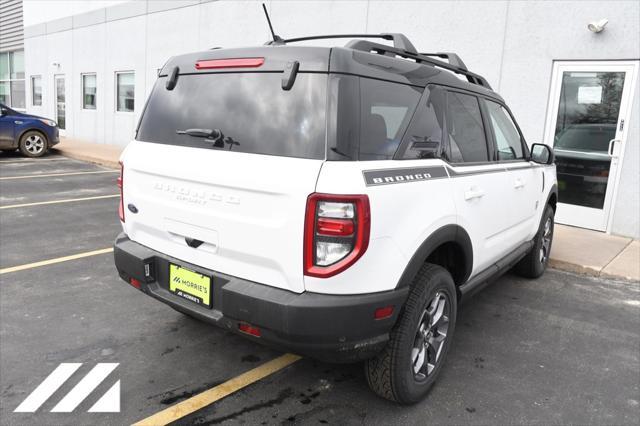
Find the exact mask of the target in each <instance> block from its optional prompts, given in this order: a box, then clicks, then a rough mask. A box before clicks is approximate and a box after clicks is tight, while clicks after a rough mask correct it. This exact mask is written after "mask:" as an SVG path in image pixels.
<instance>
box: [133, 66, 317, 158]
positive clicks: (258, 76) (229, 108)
mask: <svg viewBox="0 0 640 426" xmlns="http://www.w3.org/2000/svg"><path fill="white" fill-rule="evenodd" d="M166 80H167V77H160V78H158V80H157V82H156V84H155V87H154V89H153V91H152V93H151V96H150V97H149V101H148V103H147V107H146V109H145V112H144V114H143V117H142V120H141V122H140V126H139V129H138V133H137V136H136V139H137V140H140V141H145V142H155V143H162V144H170V145H179V146H189V147H198V148H208V149H219V150H229V151H236V152H244V153H254V154H267V155H277V156H283V157H298V158H312V159H324V158H325V133H326V120H325V117H326V87H327V76H326V75H324V74H305V73H299V74H298V76H297V78H296V81H295V84H294V85H293V87H292V89H291V90H289V91H285V90H282V87H281V81H282V73H234V74H231V73H215V74H213V73H212V74H198V75H180V76H179V78H178V81H177V84H176V86H175V88H174V89H173V90H167V89H166V87H165V84H166ZM188 129H205V130H215V131H219V132H220V133H221V135H220V136H217V137H216V138H213V139H212V138H205V137H203V136H190V135H188V134H185V133H182V134H180V133H178V132H184V131H186V130H188ZM216 133H217V132H216Z"/></svg>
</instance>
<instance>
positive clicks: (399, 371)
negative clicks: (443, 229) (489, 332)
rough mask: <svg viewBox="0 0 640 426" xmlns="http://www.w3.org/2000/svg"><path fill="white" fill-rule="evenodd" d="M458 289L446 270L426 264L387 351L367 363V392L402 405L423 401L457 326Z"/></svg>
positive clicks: (393, 332) (434, 379)
mask: <svg viewBox="0 0 640 426" xmlns="http://www.w3.org/2000/svg"><path fill="white" fill-rule="evenodd" d="M456 314H457V300H456V288H455V284H454V283H453V278H451V274H449V272H447V270H446V269H444V268H442V267H440V266H437V265H432V264H428V263H426V264H424V265H423V266H422V268H421V269H420V271H419V272H418V274H417V275H416V277H415V278H414V280H413V283H412V287H411V291H410V293H409V298H408V299H407V303H406V304H405V306H404V308H403V312H402V314H401V316H400V318H399V319H398V322H397V323H396V325H395V326H394V328H393V330H392V331H391V335H390V338H389V342H388V343H387V346H386V347H385V349H384V350H383V351H382V352H381V353H380V354H378V355H377V356H376V357H375V358H372V359H369V360H367V361H366V362H365V374H366V376H367V382H368V383H369V387H370V388H371V389H372V390H373V391H374V392H376V393H377V394H378V395H380V396H382V397H383V398H386V399H389V400H391V401H396V402H399V403H401V404H413V403H415V402H418V401H420V400H421V399H423V398H424V397H425V396H426V394H427V392H428V391H429V389H430V388H431V386H432V385H433V384H434V382H435V381H436V378H437V377H438V374H439V373H440V370H441V369H442V364H443V363H444V360H445V358H446V356H447V352H448V351H449V347H450V346H451V340H452V338H453V332H454V330H455V326H456Z"/></svg>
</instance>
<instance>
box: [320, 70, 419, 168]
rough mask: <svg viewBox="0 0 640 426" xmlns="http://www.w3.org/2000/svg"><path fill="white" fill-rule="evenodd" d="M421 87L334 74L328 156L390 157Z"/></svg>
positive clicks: (384, 158) (367, 158) (331, 88)
mask: <svg viewBox="0 0 640 426" xmlns="http://www.w3.org/2000/svg"><path fill="white" fill-rule="evenodd" d="M422 91H423V89H422V88H417V87H413V86H408V85H404V84H398V83H391V82H387V81H380V80H374V79H370V78H365V77H355V76H345V75H336V76H333V77H332V80H331V83H330V99H331V105H332V106H331V107H330V116H329V119H328V121H329V126H328V127H329V129H330V134H329V138H328V139H329V152H328V154H327V158H328V159H330V160H388V159H392V158H393V156H394V154H395V152H396V150H397V149H398V146H399V145H400V141H401V140H402V136H403V135H404V133H405V131H406V130H407V126H408V124H409V122H410V121H411V117H412V116H413V113H414V112H415V109H416V105H417V104H418V101H419V100H420V96H421V95H422Z"/></svg>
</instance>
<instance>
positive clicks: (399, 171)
mask: <svg viewBox="0 0 640 426" xmlns="http://www.w3.org/2000/svg"><path fill="white" fill-rule="evenodd" d="M538 167H540V166H538V165H527V166H526V167H505V166H500V167H499V168H493V169H481V170H470V171H456V170H454V169H453V168H452V167H450V166H448V165H445V166H429V167H403V168H394V169H376V170H363V171H362V176H363V177H364V183H365V185H366V186H381V185H393V184H396V183H409V182H424V181H429V180H434V179H445V178H447V177H450V178H456V177H465V176H474V175H483V174H489V173H504V172H510V171H514V170H525V169H535V168H538Z"/></svg>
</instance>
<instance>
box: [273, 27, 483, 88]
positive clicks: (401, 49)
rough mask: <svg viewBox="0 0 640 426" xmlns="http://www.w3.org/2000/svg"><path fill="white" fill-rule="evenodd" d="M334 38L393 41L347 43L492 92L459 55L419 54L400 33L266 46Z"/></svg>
mask: <svg viewBox="0 0 640 426" xmlns="http://www.w3.org/2000/svg"><path fill="white" fill-rule="evenodd" d="M333 38H352V39H363V38H381V39H384V40H392V41H393V46H387V45H384V44H380V43H374V42H371V41H368V40H351V41H350V42H349V43H347V45H346V47H348V48H350V49H354V50H360V51H364V52H369V53H371V52H374V53H378V54H380V55H385V56H400V57H402V58H406V59H413V60H415V61H416V62H418V63H427V64H430V65H432V66H435V67H438V68H443V69H446V70H449V71H452V72H454V73H456V74H460V75H464V76H465V77H466V78H467V80H468V81H469V83H473V84H477V85H479V86H482V87H485V88H487V89H489V90H491V85H490V84H489V82H488V81H487V80H486V79H485V78H484V77H482V76H481V75H478V74H476V73H474V72H471V71H469V69H468V68H467V66H466V65H465V63H464V62H463V61H462V59H460V57H459V56H458V55H456V54H455V53H452V52H437V53H418V50H417V49H416V48H415V47H414V46H413V43H411V41H409V39H408V38H407V37H406V36H405V35H404V34H400V33H382V34H329V35H317V36H309V37H296V38H289V39H286V40H283V39H281V38H279V37H277V38H276V39H275V40H269V41H268V42H266V43H265V44H266V45H274V46H275V45H283V44H287V43H295V42H298V41H308V40H322V39H333ZM434 57H436V58H442V59H446V60H447V61H448V62H444V61H441V60H439V59H434Z"/></svg>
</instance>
